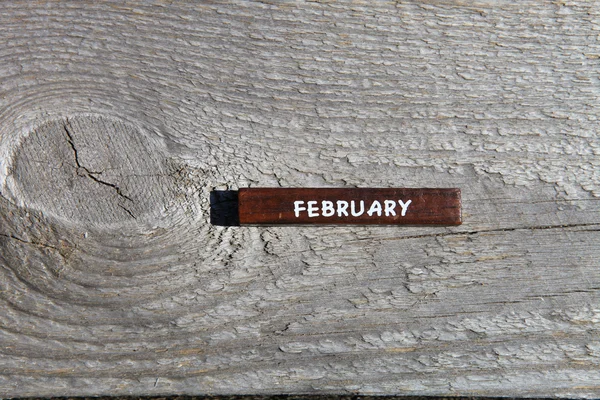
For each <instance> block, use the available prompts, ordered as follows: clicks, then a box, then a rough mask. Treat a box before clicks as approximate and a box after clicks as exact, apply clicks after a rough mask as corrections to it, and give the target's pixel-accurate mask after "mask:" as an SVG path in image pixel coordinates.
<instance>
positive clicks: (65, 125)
mask: <svg viewBox="0 0 600 400" xmlns="http://www.w3.org/2000/svg"><path fill="white" fill-rule="evenodd" d="M69 125H70V122H69V119H68V118H67V119H66V120H65V121H64V122H63V128H64V131H65V134H66V135H67V142H68V143H69V146H71V149H72V150H73V155H74V157H75V165H76V171H77V175H79V171H80V170H83V171H85V175H84V176H87V177H88V178H90V179H91V180H93V181H94V182H96V183H99V184H101V185H105V186H108V187H111V188H113V189H114V190H115V191H116V193H117V195H119V196H120V197H122V198H124V199H125V200H129V201H131V202H132V203H133V202H134V201H133V199H132V198H131V197H129V196H127V195H126V194H125V193H123V191H122V190H121V188H120V187H119V186H118V185H116V184H114V183H110V182H106V181H104V180H102V179H99V178H98V177H96V176H94V175H95V174H97V175H100V174H102V171H90V170H89V169H88V168H87V167H85V166H83V165H81V163H80V161H79V154H78V152H77V148H76V147H75V142H74V140H73V134H72V133H71V131H70V130H69ZM80 176H81V175H80ZM118 206H119V207H120V208H122V209H123V210H125V212H127V214H129V215H130V216H131V217H132V218H134V219H136V217H135V216H134V215H133V213H132V212H131V210H129V209H128V208H126V207H125V206H123V205H121V204H118Z"/></svg>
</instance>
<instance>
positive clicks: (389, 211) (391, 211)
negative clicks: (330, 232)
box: [294, 200, 412, 218]
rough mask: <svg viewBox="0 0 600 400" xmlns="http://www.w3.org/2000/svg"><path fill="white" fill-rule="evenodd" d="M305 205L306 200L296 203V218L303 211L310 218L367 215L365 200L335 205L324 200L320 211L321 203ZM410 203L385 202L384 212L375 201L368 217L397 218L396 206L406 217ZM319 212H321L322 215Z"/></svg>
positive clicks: (339, 201)
mask: <svg viewBox="0 0 600 400" xmlns="http://www.w3.org/2000/svg"><path fill="white" fill-rule="evenodd" d="M304 203H305V202H304V200H296V201H294V215H295V216H296V218H299V217H300V213H301V212H302V211H306V212H307V213H308V218H314V217H318V216H319V215H322V216H324V217H333V216H334V215H336V214H337V216H338V217H349V216H350V215H352V216H353V217H360V216H361V215H363V214H364V213H365V201H364V200H360V201H355V200H351V201H350V202H348V201H346V200H336V201H335V203H334V202H333V201H330V200H322V201H321V207H320V210H319V207H318V206H317V204H319V202H318V201H316V200H312V201H307V202H306V207H305V206H304ZM356 203H359V204H360V206H357V205H356ZM410 203H412V200H408V201H406V203H405V202H403V201H402V200H398V203H396V201H395V200H384V201H383V207H385V211H384V208H383V207H382V204H381V202H379V200H374V201H373V203H371V206H370V207H369V210H368V211H367V215H368V216H369V217H371V216H373V215H377V216H378V217H381V215H382V214H384V215H385V216H386V217H395V216H396V210H395V209H396V206H397V205H399V206H400V208H401V211H400V215H401V216H403V217H404V216H405V215H406V211H407V210H408V206H409V205H410ZM348 206H350V215H349V214H348ZM319 211H321V213H320V214H319Z"/></svg>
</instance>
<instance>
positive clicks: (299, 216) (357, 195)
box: [238, 188, 462, 225]
mask: <svg viewBox="0 0 600 400" xmlns="http://www.w3.org/2000/svg"><path fill="white" fill-rule="evenodd" d="M238 197H239V204H238V205H239V222H240V224H241V225H262V224H265V225H280V224H294V225H295V224H301V225H312V224H321V225H322V224H325V225H330V224H331V225H335V224H356V225H365V224H372V225H460V224H461V223H462V217H461V198H460V189H456V188H453V189H438V188H420V189H410V188H244V189H240V190H239V195H238Z"/></svg>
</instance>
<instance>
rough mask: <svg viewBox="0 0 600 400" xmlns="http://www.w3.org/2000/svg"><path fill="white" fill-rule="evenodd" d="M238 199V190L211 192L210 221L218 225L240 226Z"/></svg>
mask: <svg viewBox="0 0 600 400" xmlns="http://www.w3.org/2000/svg"><path fill="white" fill-rule="evenodd" d="M238 200H239V198H238V191H237V190H213V191H212V192H210V223H211V224H213V225H217V226H239V225H240V217H239V201H238Z"/></svg>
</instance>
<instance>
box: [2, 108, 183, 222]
mask: <svg viewBox="0 0 600 400" xmlns="http://www.w3.org/2000/svg"><path fill="white" fill-rule="evenodd" d="M165 160H166V158H165V157H164V155H163V152H162V148H161V143H160V142H159V141H158V140H157V138H150V137H148V136H146V135H145V134H144V133H143V132H142V131H141V130H140V129H138V128H137V127H135V126H134V125H132V124H130V123H128V122H124V121H122V120H119V119H115V118H112V117H111V118H108V117H104V116H90V115H79V116H73V117H69V118H64V119H59V120H54V121H49V122H47V123H45V124H43V125H41V126H39V127H38V128H37V129H34V130H33V131H32V132H30V134H29V135H28V136H27V137H26V138H25V139H24V140H23V142H22V143H21V145H20V146H19V147H18V148H17V150H16V154H15V155H14V157H13V165H12V179H13V188H14V193H13V195H14V197H15V198H16V199H15V200H17V202H18V203H19V205H21V206H25V207H28V208H33V209H36V210H40V211H42V212H44V213H46V214H49V215H53V216H56V217H59V218H61V219H66V220H68V221H69V222H74V223H82V224H85V225H90V224H91V225H93V226H109V225H114V224H120V225H122V224H131V223H134V224H135V223H139V222H142V221H144V222H152V220H154V219H156V218H159V217H160V216H161V215H162V214H164V213H165V211H166V210H167V209H168V207H169V204H172V203H173V201H174V194H173V193H174V192H173V188H174V186H175V185H174V183H173V179H172V177H170V175H169V173H168V168H167V166H166V163H165Z"/></svg>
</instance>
